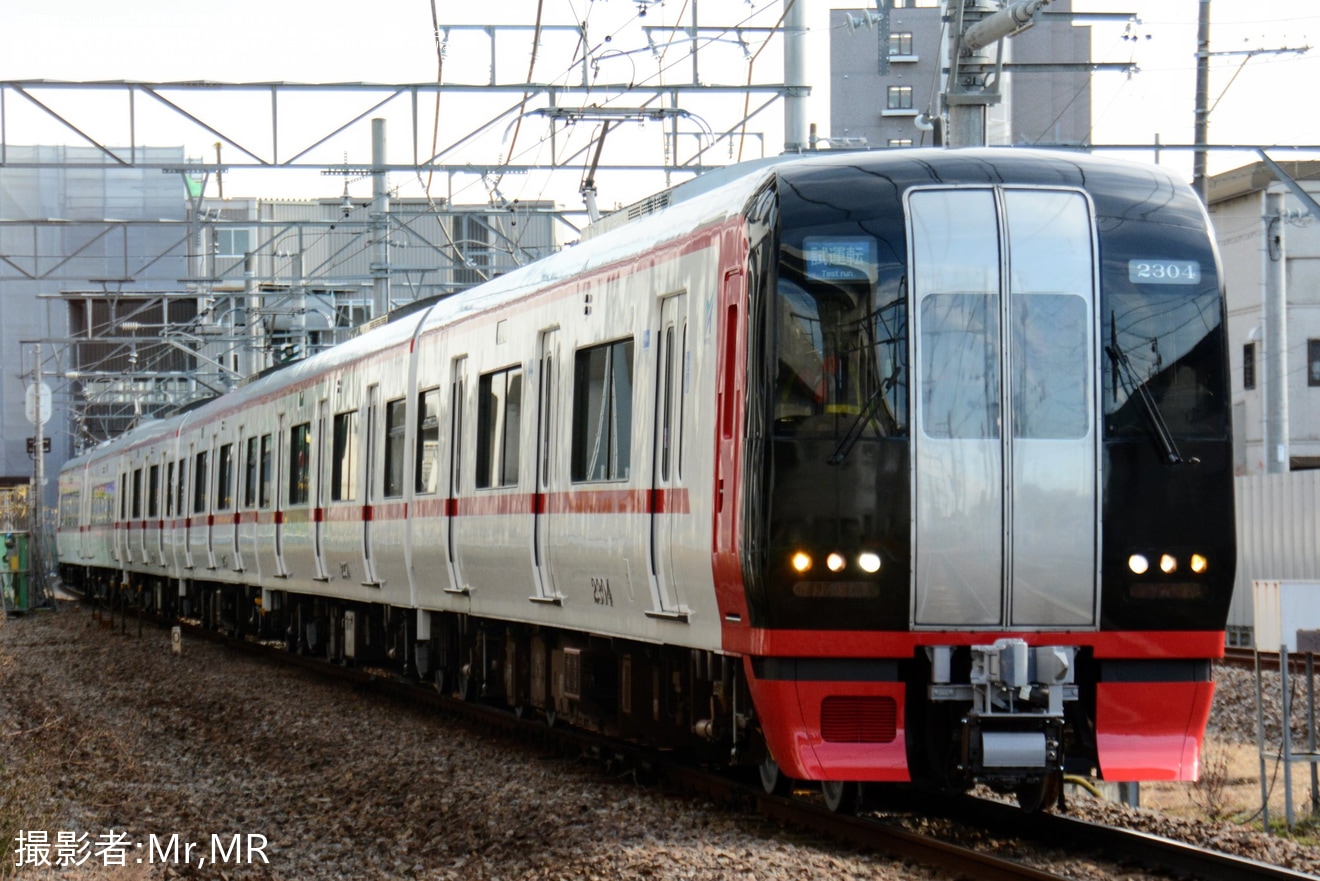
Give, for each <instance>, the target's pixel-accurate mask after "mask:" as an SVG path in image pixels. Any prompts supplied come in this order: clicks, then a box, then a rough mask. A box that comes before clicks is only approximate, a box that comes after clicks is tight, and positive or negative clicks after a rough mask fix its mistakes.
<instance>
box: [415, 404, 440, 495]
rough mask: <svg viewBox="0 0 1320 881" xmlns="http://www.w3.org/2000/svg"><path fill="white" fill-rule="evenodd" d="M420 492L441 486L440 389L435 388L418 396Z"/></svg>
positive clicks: (435, 489)
mask: <svg viewBox="0 0 1320 881" xmlns="http://www.w3.org/2000/svg"><path fill="white" fill-rule="evenodd" d="M414 480H415V481H416V484H417V492H418V493H424V494H429V493H434V492H436V491H437V490H438V489H439V488H440V389H438V388H433V389H430V390H429V391H424V392H422V393H421V394H420V395H418V396H417V474H416V476H415V478H414Z"/></svg>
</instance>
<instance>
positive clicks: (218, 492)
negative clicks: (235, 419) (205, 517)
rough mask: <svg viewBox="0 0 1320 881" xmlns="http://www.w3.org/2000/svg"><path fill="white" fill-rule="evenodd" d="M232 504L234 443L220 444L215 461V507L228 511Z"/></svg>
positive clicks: (218, 509)
mask: <svg viewBox="0 0 1320 881" xmlns="http://www.w3.org/2000/svg"><path fill="white" fill-rule="evenodd" d="M233 506H234V445H233V444H222V445H221V446H220V454H219V456H217V457H216V462H215V509H216V510H217V511H228V510H229V509H230V508H232V507H233Z"/></svg>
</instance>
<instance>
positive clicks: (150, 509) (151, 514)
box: [147, 465, 160, 520]
mask: <svg viewBox="0 0 1320 881" xmlns="http://www.w3.org/2000/svg"><path fill="white" fill-rule="evenodd" d="M159 516H160V466H159V465H152V466H151V468H149V469H148V470H147V517H148V518H149V519H151V520H155V519H156V518H157V517H159Z"/></svg>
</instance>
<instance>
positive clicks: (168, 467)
mask: <svg viewBox="0 0 1320 881" xmlns="http://www.w3.org/2000/svg"><path fill="white" fill-rule="evenodd" d="M165 516H166V517H173V516H174V463H173V462H166V463H165Z"/></svg>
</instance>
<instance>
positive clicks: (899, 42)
mask: <svg viewBox="0 0 1320 881" xmlns="http://www.w3.org/2000/svg"><path fill="white" fill-rule="evenodd" d="M889 54H890V56H894V55H911V54H912V32H911V31H896V32H894V33H892V34H890V35H889Z"/></svg>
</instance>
